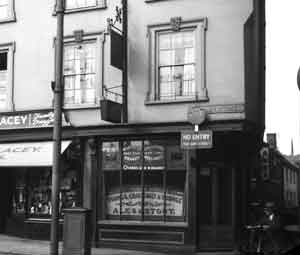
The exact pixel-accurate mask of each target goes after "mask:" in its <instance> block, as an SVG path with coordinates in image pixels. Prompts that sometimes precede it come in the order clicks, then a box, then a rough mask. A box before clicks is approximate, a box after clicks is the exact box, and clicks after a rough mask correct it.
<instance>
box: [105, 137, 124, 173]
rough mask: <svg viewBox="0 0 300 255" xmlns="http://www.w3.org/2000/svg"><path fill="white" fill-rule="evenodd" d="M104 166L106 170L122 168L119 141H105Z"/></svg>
mask: <svg viewBox="0 0 300 255" xmlns="http://www.w3.org/2000/svg"><path fill="white" fill-rule="evenodd" d="M102 167H103V169H104V170H119V169H121V155H120V147H119V142H104V143H103V144H102Z"/></svg>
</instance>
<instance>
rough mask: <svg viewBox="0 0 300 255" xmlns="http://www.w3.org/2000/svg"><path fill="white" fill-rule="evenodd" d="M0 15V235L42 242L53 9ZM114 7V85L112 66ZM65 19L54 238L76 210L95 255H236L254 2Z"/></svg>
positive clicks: (258, 90) (174, 1)
mask: <svg viewBox="0 0 300 255" xmlns="http://www.w3.org/2000/svg"><path fill="white" fill-rule="evenodd" d="M2 2H3V5H0V16H1V17H2V18H1V17H0V18H1V19H2V20H1V21H0V31H1V33H2V35H3V36H1V39H0V47H1V48H0V66H1V83H0V86H1V90H0V92H1V93H0V107H1V109H0V110H1V114H0V129H1V130H0V143H1V144H0V153H1V159H0V167H1V168H2V169H1V178H0V180H1V181H2V182H3V183H2V184H3V185H0V187H1V195H0V196H1V197H0V200H1V203H2V204H3V205H5V208H7V210H5V211H3V212H1V219H0V224H1V226H0V227H1V231H2V232H6V233H14V234H22V235H24V236H28V237H31V236H32V237H34V236H35V237H36V236H38V237H43V236H44V238H47V237H48V234H49V228H50V224H49V223H50V215H51V213H52V211H51V210H52V206H51V202H50V197H51V196H50V195H51V149H50V147H51V144H52V143H51V140H52V125H53V111H52V108H53V102H52V98H53V96H52V95H53V92H52V89H51V81H53V80H54V63H55V47H54V45H55V36H56V13H55V12H56V10H55V0H51V1H41V2H40V3H36V1H31V0H28V1H26V5H25V3H22V2H19V1H14V0H6V1H2ZM126 2H127V4H126ZM122 3H123V4H124V3H125V4H126V5H125V7H126V8H124V6H123V10H124V9H127V15H124V17H125V19H123V20H122V21H123V22H124V21H125V22H126V21H127V22H126V23H127V26H123V29H124V27H125V29H126V27H127V29H126V31H127V33H125V30H123V36H124V35H126V34H127V38H125V39H126V42H127V47H126V49H127V54H124V52H123V54H124V55H125V60H126V55H127V62H126V63H127V67H128V68H127V71H126V70H125V71H124V72H123V73H122V71H121V70H120V67H119V68H116V67H114V66H116V65H114V66H113V65H112V64H111V63H113V62H114V61H115V60H116V59H115V57H116V56H114V55H115V54H114V52H115V51H117V50H120V48H113V46H111V45H114V44H113V40H114V39H113V36H114V33H119V35H120V34H121V31H119V30H122V24H118V21H119V17H121V16H120V15H119V14H120V13H118V11H117V14H116V11H115V10H116V9H115V8H116V6H118V7H120V8H121V7H122ZM65 7H66V11H65V25H64V35H65V36H64V70H63V71H64V107H63V108H64V109H63V112H64V120H65V121H64V123H63V130H62V136H63V143H62V144H63V146H62V147H63V151H62V158H61V165H62V167H61V168H62V170H61V178H60V180H61V181H60V194H59V197H60V208H61V225H62V223H63V212H62V211H63V208H68V207H76V206H80V207H85V208H89V209H92V223H93V224H92V225H93V230H92V233H90V234H91V236H92V240H93V243H94V245H99V246H119V247H131V248H138V249H149V248H151V249H157V250H161V251H170V252H172V251H174V250H176V251H180V250H182V251H188V252H194V251H199V250H233V249H235V248H236V247H237V245H238V241H239V240H238V239H239V231H240V230H241V229H242V226H243V224H245V222H246V221H247V208H248V200H249V189H248V186H249V185H248V183H249V176H250V170H251V168H253V167H254V166H255V164H257V157H258V152H259V148H260V146H261V144H262V136H263V131H264V93H265V83H264V64H265V61H264V42H265V38H264V37H265V36H264V25H265V18H264V12H265V10H264V1H262V0H245V1H238V0H230V1H228V0H227V1H219V0H213V1H212V0H201V1H199V0H185V1H180V0H163V1H156V0H145V1H141V0H128V1H122V2H121V1H119V0H112V1H105V0H98V1H96V0H89V1H87V0H86V1H79V0H66V3H65ZM37 10H38V11H37ZM118 10H119V9H118ZM1 13H2V14H1ZM125 14H126V12H125ZM115 17H117V18H116V19H115ZM108 18H109V19H112V21H110V26H109V29H108V23H107V19H108ZM115 20H117V22H116V23H115V22H114V21H115ZM112 23H113V24H114V25H113V26H112ZM123 25H124V23H123ZM123 43H124V40H123ZM113 56H114V57H113ZM117 62H118V61H117ZM123 64H124V63H123ZM123 67H124V65H123ZM124 73H125V75H124ZM124 86H125V87H124ZM120 104H122V107H123V111H122V114H123V115H122V118H121V119H122V120H123V121H122V122H121V123H113V122H111V121H109V120H111V119H110V117H111V115H112V114H116V111H118V110H120ZM112 105H114V106H116V108H114V110H112V108H113V106H112ZM104 109H105V111H104ZM115 109H116V110H115ZM110 110H111V112H110ZM109 113H110V114H109ZM107 116H108V117H107ZM117 119H118V118H117ZM194 122H195V123H198V124H199V129H200V134H203V133H201V132H204V131H206V132H207V131H208V132H207V133H206V134H208V135H209V139H210V143H209V146H206V147H204V148H202V149H200V148H198V147H197V148H192V145H191V144H189V146H190V147H189V149H186V148H185V149H184V148H183V146H182V141H181V139H182V133H183V132H187V133H188V134H191V135H192V134H195V133H196V134H199V132H196V131H194V125H193V124H192V123H194ZM203 137H205V136H203Z"/></svg>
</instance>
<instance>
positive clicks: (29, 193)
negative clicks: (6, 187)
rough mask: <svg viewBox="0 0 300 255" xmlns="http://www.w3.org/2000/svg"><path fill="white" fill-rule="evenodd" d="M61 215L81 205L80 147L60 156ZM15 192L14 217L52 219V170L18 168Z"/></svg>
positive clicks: (13, 198) (74, 145)
mask: <svg viewBox="0 0 300 255" xmlns="http://www.w3.org/2000/svg"><path fill="white" fill-rule="evenodd" d="M61 158H62V159H61V172H60V188H59V213H60V217H62V216H63V212H62V210H63V209H64V208H71V207H76V206H80V205H81V190H82V186H81V181H80V180H81V179H82V178H81V171H80V169H81V167H80V165H81V161H80V145H79V144H77V143H72V144H70V145H69V147H68V148H67V150H66V151H65V152H64V153H63V154H62V157H61ZM13 171H14V172H15V174H14V176H15V180H14V186H15V188H14V192H13V196H12V208H13V215H18V214H22V215H25V216H26V217H27V218H29V219H32V218H44V219H47V218H50V216H51V214H52V204H51V188H52V181H51V179H52V174H51V167H30V168H29V167H26V168H15V169H13Z"/></svg>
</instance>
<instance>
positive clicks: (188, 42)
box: [183, 31, 195, 48]
mask: <svg viewBox="0 0 300 255" xmlns="http://www.w3.org/2000/svg"><path fill="white" fill-rule="evenodd" d="M183 44H184V47H185V48H189V47H191V48H193V47H195V32H191V31H189V32H184V33H183Z"/></svg>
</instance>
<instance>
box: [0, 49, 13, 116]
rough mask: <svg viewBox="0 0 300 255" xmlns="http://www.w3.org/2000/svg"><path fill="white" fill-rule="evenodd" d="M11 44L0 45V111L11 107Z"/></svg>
mask: <svg viewBox="0 0 300 255" xmlns="http://www.w3.org/2000/svg"><path fill="white" fill-rule="evenodd" d="M13 52H14V46H13V44H7V45H2V46H1V45H0V111H8V110H11V108H12V86H13V84H12V80H13V79H12V74H13V71H12V69H13Z"/></svg>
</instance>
